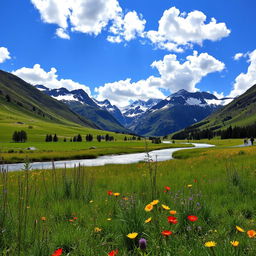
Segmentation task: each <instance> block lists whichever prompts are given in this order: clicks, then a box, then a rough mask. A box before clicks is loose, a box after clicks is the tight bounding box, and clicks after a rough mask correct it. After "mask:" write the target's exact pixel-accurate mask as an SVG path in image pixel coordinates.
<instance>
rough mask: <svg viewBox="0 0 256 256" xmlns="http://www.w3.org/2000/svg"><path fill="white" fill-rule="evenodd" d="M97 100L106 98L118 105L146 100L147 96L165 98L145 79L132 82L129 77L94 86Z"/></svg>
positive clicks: (122, 105)
mask: <svg viewBox="0 0 256 256" xmlns="http://www.w3.org/2000/svg"><path fill="white" fill-rule="evenodd" d="M95 92H96V93H97V94H98V96H97V99H98V100H104V99H108V100H110V101H111V102H112V104H115V105H117V106H118V107H124V106H127V105H128V104H129V103H130V101H134V100H138V99H141V100H147V99H149V98H159V99H161V98H165V96H164V94H163V93H162V92H161V91H160V90H159V89H158V88H156V87H151V86H149V84H148V83H147V81H146V80H141V81H139V82H136V83H132V82H131V79H130V78H129V79H126V80H121V81H117V82H113V83H107V84H105V85H104V86H101V87H98V88H95Z"/></svg>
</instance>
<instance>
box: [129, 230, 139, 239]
mask: <svg viewBox="0 0 256 256" xmlns="http://www.w3.org/2000/svg"><path fill="white" fill-rule="evenodd" d="M137 236H138V233H136V232H133V233H129V234H128V235H127V237H128V238H130V239H135V238H136V237H137Z"/></svg>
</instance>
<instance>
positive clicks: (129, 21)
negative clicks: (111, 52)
mask: <svg viewBox="0 0 256 256" xmlns="http://www.w3.org/2000/svg"><path fill="white" fill-rule="evenodd" d="M145 24H146V20H145V19H143V18H142V16H141V15H140V16H139V15H138V14H137V12H135V11H133V12H128V13H127V14H126V15H125V16H122V17H121V16H118V17H117V18H116V19H115V20H114V22H113V25H112V26H111V27H110V32H111V33H112V34H114V35H113V36H108V38H107V39H108V41H110V42H112V43H120V42H122V41H131V40H132V39H135V38H136V37H137V36H143V32H144V29H145Z"/></svg>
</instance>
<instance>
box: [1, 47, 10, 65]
mask: <svg viewBox="0 0 256 256" xmlns="http://www.w3.org/2000/svg"><path fill="white" fill-rule="evenodd" d="M8 59H11V56H10V53H9V51H8V49H7V48H5V47H0V63H3V62H5V61H6V60H8Z"/></svg>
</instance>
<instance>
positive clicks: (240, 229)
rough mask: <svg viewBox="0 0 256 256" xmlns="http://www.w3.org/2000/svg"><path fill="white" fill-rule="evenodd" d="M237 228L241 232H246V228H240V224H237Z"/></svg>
mask: <svg viewBox="0 0 256 256" xmlns="http://www.w3.org/2000/svg"><path fill="white" fill-rule="evenodd" d="M236 230H237V231H239V232H245V231H244V229H242V228H240V227H239V226H236Z"/></svg>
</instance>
